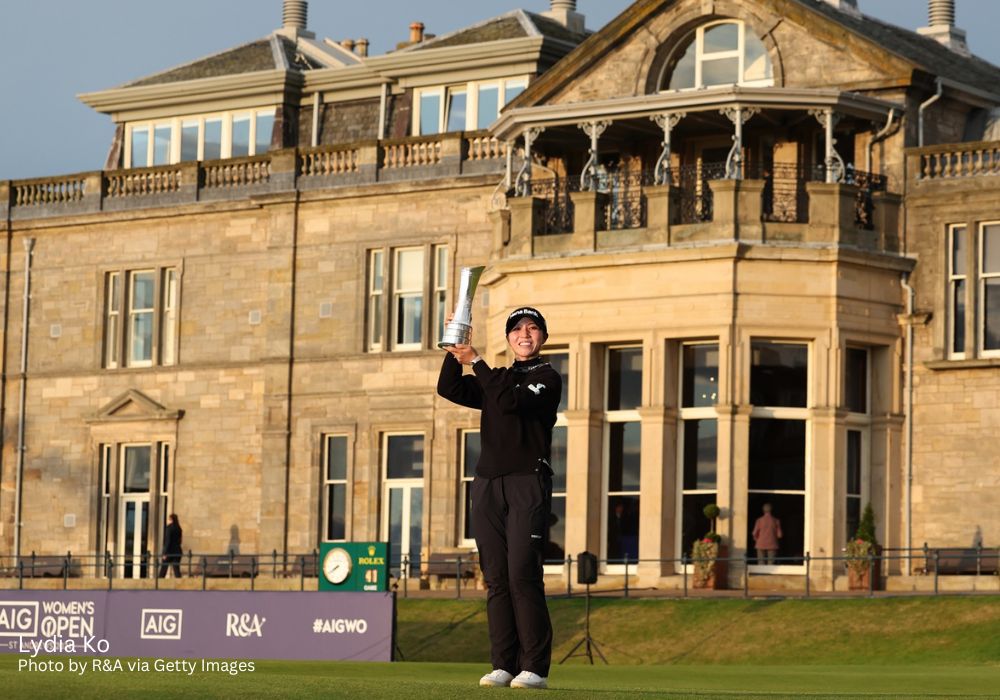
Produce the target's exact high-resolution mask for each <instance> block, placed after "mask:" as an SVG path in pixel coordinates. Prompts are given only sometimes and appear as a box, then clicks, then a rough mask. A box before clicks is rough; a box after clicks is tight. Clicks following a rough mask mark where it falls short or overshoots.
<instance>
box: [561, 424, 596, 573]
mask: <svg viewBox="0 0 1000 700" xmlns="http://www.w3.org/2000/svg"><path fill="white" fill-rule="evenodd" d="M566 423H567V428H566V554H568V555H571V556H572V557H573V558H574V559H576V556H577V554H579V553H580V552H582V551H584V550H586V551H588V552H591V553H593V554H596V555H598V557H600V553H601V544H602V543H601V540H600V537H601V530H602V528H601V491H602V488H601V487H602V477H603V470H602V468H601V467H602V455H603V450H602V449H601V448H602V444H601V442H602V438H603V431H602V421H601V413H600V412H599V411H588V410H580V411H566ZM573 576H574V578H575V577H576V569H575V568H574V570H573Z"/></svg>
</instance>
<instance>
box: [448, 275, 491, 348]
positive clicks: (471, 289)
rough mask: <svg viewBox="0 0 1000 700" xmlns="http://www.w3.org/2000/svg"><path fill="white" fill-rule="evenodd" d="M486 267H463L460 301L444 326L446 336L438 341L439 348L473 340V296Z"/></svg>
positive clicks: (459, 287)
mask: <svg viewBox="0 0 1000 700" xmlns="http://www.w3.org/2000/svg"><path fill="white" fill-rule="evenodd" d="M485 269H486V268H485V267H463V268H462V277H461V279H460V280H459V282H458V301H457V303H456V304H455V315H454V316H452V318H451V321H449V322H448V323H447V325H445V327H444V336H442V338H441V342H440V343H438V347H439V348H450V347H451V346H452V345H468V344H469V341H471V340H472V298H473V297H474V296H475V295H476V286H477V285H478V284H479V278H480V277H482V276H483V270H485Z"/></svg>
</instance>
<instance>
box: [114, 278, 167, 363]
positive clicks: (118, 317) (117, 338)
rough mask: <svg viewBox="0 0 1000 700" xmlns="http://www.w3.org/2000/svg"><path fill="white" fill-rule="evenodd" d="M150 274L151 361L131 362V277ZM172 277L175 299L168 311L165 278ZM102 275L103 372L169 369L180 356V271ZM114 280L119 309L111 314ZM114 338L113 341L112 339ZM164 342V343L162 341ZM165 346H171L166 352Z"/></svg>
mask: <svg viewBox="0 0 1000 700" xmlns="http://www.w3.org/2000/svg"><path fill="white" fill-rule="evenodd" d="M144 272H152V273H153V311H152V314H153V337H152V358H151V359H150V360H139V361H133V360H132V350H131V339H132V335H131V334H132V278H133V275H135V274H139V273H144ZM171 272H172V273H173V274H174V275H175V276H176V295H175V298H174V299H173V300H172V301H173V308H168V307H167V304H166V301H167V299H166V293H167V290H166V289H165V287H166V286H167V281H168V275H169V274H170V273H171ZM102 274H103V283H102V284H103V290H102V293H103V295H104V299H103V306H102V308H103V309H104V314H103V318H102V322H103V324H104V327H103V331H102V338H101V342H102V343H103V345H104V347H103V349H102V353H101V368H102V369H144V368H149V367H172V366H176V365H177V363H178V358H179V355H180V307H181V285H182V282H183V274H182V267H181V265H180V264H179V263H177V264H171V263H167V264H163V265H155V266H153V267H140V268H134V269H132V268H116V269H105V270H103V271H102ZM116 277H117V279H118V283H119V298H118V309H117V310H113V307H112V306H111V300H112V295H111V286H112V280H113V279H115V278H116ZM112 318H114V320H115V324H116V328H115V329H114V331H115V332H114V333H112V329H111V328H110V325H111V324H110V321H111V319H112ZM168 322H169V323H172V324H173V328H172V331H171V332H170V333H166V334H165V333H164V329H165V328H166V324H167V323H168ZM112 336H113V337H112ZM165 338H166V340H164V339H165ZM164 342H169V343H170V346H169V348H168V349H167V351H165V349H164V347H163V343H164Z"/></svg>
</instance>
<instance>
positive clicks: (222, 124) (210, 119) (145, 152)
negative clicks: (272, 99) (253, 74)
mask: <svg viewBox="0 0 1000 700" xmlns="http://www.w3.org/2000/svg"><path fill="white" fill-rule="evenodd" d="M274 115H275V108H274V107H268V108H265V109H253V110H245V111H244V110H240V111H234V112H222V113H218V114H206V115H191V116H187V117H183V118H174V119H163V120H157V121H154V122H145V121H143V122H129V124H128V125H127V126H126V140H125V160H124V162H125V167H128V168H145V167H147V166H150V165H167V164H170V163H180V162H184V161H191V160H218V159H220V158H241V157H245V156H253V155H262V154H264V153H267V152H268V150H270V148H271V135H272V131H273V130H274Z"/></svg>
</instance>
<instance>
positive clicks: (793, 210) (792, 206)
mask: <svg viewBox="0 0 1000 700" xmlns="http://www.w3.org/2000/svg"><path fill="white" fill-rule="evenodd" d="M746 177H753V178H758V179H761V180H763V181H764V191H763V192H762V193H761V200H762V201H761V206H762V212H763V219H764V221H774V222H781V223H790V224H804V223H807V222H808V221H809V193H808V192H807V191H806V183H807V182H822V181H823V180H824V179H825V177H826V175H825V173H824V171H823V169H822V168H806V167H802V166H799V165H788V164H784V163H775V164H773V165H771V166H770V167H762V166H757V167H752V168H749V169H748V174H747V175H746Z"/></svg>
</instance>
